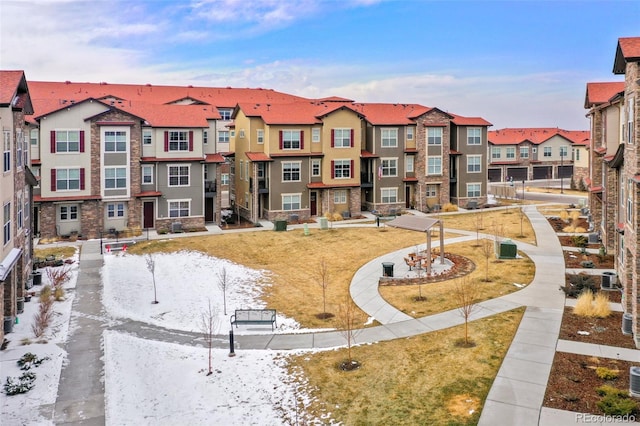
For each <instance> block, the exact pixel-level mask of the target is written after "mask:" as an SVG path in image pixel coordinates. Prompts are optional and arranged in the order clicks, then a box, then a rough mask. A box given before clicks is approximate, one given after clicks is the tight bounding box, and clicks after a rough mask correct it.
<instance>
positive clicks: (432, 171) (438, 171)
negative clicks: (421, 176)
mask: <svg viewBox="0 0 640 426" xmlns="http://www.w3.org/2000/svg"><path fill="white" fill-rule="evenodd" d="M441 175H442V157H441V156H439V155H430V156H427V176H441Z"/></svg>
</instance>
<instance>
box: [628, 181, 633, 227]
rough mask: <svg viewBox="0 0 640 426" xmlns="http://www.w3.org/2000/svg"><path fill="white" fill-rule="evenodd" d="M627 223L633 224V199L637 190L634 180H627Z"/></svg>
mask: <svg viewBox="0 0 640 426" xmlns="http://www.w3.org/2000/svg"><path fill="white" fill-rule="evenodd" d="M626 192H627V212H626V214H627V223H629V224H633V198H634V194H635V188H634V183H633V179H628V180H627V191H626Z"/></svg>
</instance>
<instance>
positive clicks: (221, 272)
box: [216, 265, 236, 315]
mask: <svg viewBox="0 0 640 426" xmlns="http://www.w3.org/2000/svg"><path fill="white" fill-rule="evenodd" d="M216 276H217V277H218V288H219V289H220V291H222V304H223V306H224V314H225V315H227V290H229V289H230V288H231V287H233V285H234V284H235V283H236V281H235V280H233V279H231V276H230V274H229V272H228V271H227V268H226V266H224V265H222V266H221V267H220V269H218V270H217V271H216Z"/></svg>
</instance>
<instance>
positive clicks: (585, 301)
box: [573, 290, 593, 317]
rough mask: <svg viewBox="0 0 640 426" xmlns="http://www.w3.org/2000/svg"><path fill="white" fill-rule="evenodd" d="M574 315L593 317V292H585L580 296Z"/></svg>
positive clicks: (574, 308)
mask: <svg viewBox="0 0 640 426" xmlns="http://www.w3.org/2000/svg"><path fill="white" fill-rule="evenodd" d="M573 313H574V314H576V315H579V316H581V317H591V316H593V293H592V292H591V290H585V291H583V292H582V293H581V294H580V296H578V300H577V301H576V306H574V307H573Z"/></svg>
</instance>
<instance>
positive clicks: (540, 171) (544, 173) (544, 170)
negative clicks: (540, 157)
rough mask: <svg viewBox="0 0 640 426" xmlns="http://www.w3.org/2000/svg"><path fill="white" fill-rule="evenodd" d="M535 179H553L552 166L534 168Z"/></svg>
mask: <svg viewBox="0 0 640 426" xmlns="http://www.w3.org/2000/svg"><path fill="white" fill-rule="evenodd" d="M533 178H534V179H552V178H553V174H552V173H551V166H538V167H534V168H533Z"/></svg>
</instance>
